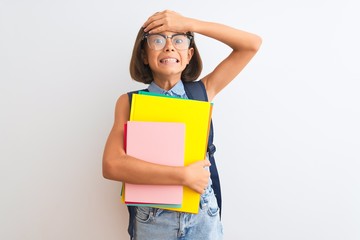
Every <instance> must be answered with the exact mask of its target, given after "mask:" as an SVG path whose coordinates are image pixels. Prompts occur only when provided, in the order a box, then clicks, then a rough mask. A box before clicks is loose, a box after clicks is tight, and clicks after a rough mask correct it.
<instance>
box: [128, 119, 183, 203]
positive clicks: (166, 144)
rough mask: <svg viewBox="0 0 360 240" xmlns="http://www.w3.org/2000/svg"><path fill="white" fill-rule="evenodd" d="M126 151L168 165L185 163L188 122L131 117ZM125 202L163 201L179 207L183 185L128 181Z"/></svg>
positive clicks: (137, 156) (146, 159)
mask: <svg viewBox="0 0 360 240" xmlns="http://www.w3.org/2000/svg"><path fill="white" fill-rule="evenodd" d="M126 153H127V154H128V155H130V156H133V157H136V158H139V159H141V160H144V161H147V162H151V163H156V164H161V165H168V166H184V156H185V124H184V123H177V122H152V121H128V122H127V123H126ZM124 197H125V203H126V204H129V205H130V204H131V205H139V204H162V205H168V204H170V205H174V207H179V205H180V204H181V203H182V199H183V187H182V186H180V185H178V186H175V185H140V184H129V183H125V190H124Z"/></svg>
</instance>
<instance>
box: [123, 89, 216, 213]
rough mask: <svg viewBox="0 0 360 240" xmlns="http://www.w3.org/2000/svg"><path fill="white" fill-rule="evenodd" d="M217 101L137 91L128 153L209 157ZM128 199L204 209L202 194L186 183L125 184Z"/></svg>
mask: <svg viewBox="0 0 360 240" xmlns="http://www.w3.org/2000/svg"><path fill="white" fill-rule="evenodd" d="M211 113H212V104H211V103H209V102H204V101H198V100H191V99H182V98H174V97H168V96H165V95H159V94H152V93H149V92H139V93H138V94H133V96H132V102H131V111H130V120H129V121H128V122H127V123H126V124H125V134H124V138H125V139H124V142H125V149H126V152H127V154H128V155H130V156H133V157H136V158H139V159H141V160H144V161H148V162H152V163H157V164H162V165H168V166H187V165H189V164H191V163H194V162H196V161H199V160H203V159H205V157H206V149H207V141H208V135H209V130H210V122H211ZM121 194H122V200H123V202H124V203H125V204H127V205H130V206H150V207H158V208H163V209H168V210H173V211H180V212H187V213H198V209H199V202H200V194H199V193H197V192H195V191H193V190H191V189H190V188H187V187H185V186H172V185H139V184H129V183H124V184H123V189H122V193H121Z"/></svg>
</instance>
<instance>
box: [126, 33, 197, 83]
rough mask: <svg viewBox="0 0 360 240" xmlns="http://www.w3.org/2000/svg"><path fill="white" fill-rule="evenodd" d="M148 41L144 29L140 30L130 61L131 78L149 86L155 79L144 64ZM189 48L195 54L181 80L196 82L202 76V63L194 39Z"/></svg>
mask: <svg viewBox="0 0 360 240" xmlns="http://www.w3.org/2000/svg"><path fill="white" fill-rule="evenodd" d="M190 34H191V35H192V36H194V34H193V33H190ZM145 41H146V39H145V38H144V28H140V30H139V32H138V34H137V37H136V40H135V44H134V48H133V52H132V56H131V61H130V76H131V78H132V79H134V80H135V81H137V82H142V83H146V84H149V83H151V82H152V81H153V80H154V79H153V75H152V71H151V69H150V67H149V65H147V64H144V51H145V50H144V43H145ZM189 48H193V49H194V54H193V56H192V58H191V60H190V62H189V64H188V65H187V66H186V68H185V69H184V71H183V72H182V73H181V80H183V81H185V82H192V81H194V80H197V78H198V77H199V76H200V74H201V71H202V61H201V57H200V54H199V51H198V49H197V47H196V44H195V41H194V37H193V38H192V39H191V41H190V46H189Z"/></svg>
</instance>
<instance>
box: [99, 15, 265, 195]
mask: <svg viewBox="0 0 360 240" xmlns="http://www.w3.org/2000/svg"><path fill="white" fill-rule="evenodd" d="M143 27H145V32H149V33H162V34H165V35H172V34H174V33H184V32H188V31H191V32H195V33H198V34H202V35H204V36H207V37H210V38H213V39H215V40H218V41H220V42H222V43H224V44H226V45H228V46H229V47H230V48H231V49H232V51H231V52H230V54H229V55H228V56H227V57H226V58H225V59H224V60H222V61H221V62H220V63H219V65H217V66H216V67H215V69H214V70H213V71H212V72H210V73H209V74H208V75H206V76H205V77H204V78H203V79H202V80H201V81H203V83H204V85H205V88H206V91H207V94H208V98H209V101H212V100H213V99H214V97H215V96H216V95H217V94H218V93H219V92H220V91H221V90H222V89H223V88H225V87H226V86H227V85H228V84H229V83H230V82H231V81H232V80H233V79H234V78H235V77H236V76H237V75H238V74H239V73H240V72H241V70H242V69H243V68H244V67H245V66H246V65H247V63H248V62H249V61H250V60H251V58H252V57H253V56H254V55H255V54H256V52H257V51H258V49H259V47H260V45H261V38H260V37H259V36H257V35H255V34H252V33H248V32H245V31H242V30H238V29H235V28H232V27H229V26H226V25H223V24H219V23H214V22H205V21H201V20H198V19H193V18H188V17H184V16H182V15H180V14H178V13H176V12H173V11H170V10H165V11H162V12H157V13H155V14H153V15H152V16H150V17H149V18H148V19H147V21H146V22H145V23H144V25H143ZM145 46H146V47H145V54H144V63H145V64H149V66H150V68H151V69H152V72H153V76H154V81H155V83H156V84H157V85H158V86H159V87H161V88H163V89H165V90H170V89H171V88H172V87H173V86H174V85H175V84H176V83H177V82H178V81H180V77H181V72H182V71H183V70H184V69H185V67H186V65H187V64H188V63H189V61H190V59H191V57H192V55H193V49H192V48H190V49H188V50H181V51H179V50H177V49H175V48H174V46H173V45H172V43H171V39H167V40H166V45H165V47H164V49H162V50H159V51H155V50H152V49H150V48H149V47H148V46H147V44H145ZM164 59H177V61H176V62H173V61H164ZM129 111H130V106H129V99H128V96H127V94H123V95H121V96H120V97H119V98H118V100H117V102H116V107H115V119H114V125H113V127H112V129H111V131H110V134H109V136H108V139H107V142H106V145H105V150H104V154H103V176H104V177H105V178H107V179H110V180H116V181H121V182H127V183H133V184H155V185H183V186H187V187H189V188H191V189H193V190H194V191H196V192H198V193H203V191H204V188H205V187H206V186H207V185H208V181H209V177H210V173H209V171H208V170H206V169H204V167H206V166H210V162H209V161H208V160H201V159H199V161H197V162H195V163H193V164H191V165H188V166H185V167H172V166H164V165H158V164H153V163H148V162H146V161H143V160H141V159H137V158H134V157H132V156H129V155H127V154H126V153H125V150H124V148H123V135H124V130H123V126H124V123H126V122H127V121H128V119H129Z"/></svg>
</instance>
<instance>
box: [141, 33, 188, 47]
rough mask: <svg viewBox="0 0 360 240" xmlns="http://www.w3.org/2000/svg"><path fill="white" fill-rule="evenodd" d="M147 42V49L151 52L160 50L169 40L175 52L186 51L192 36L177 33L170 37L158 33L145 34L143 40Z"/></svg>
mask: <svg viewBox="0 0 360 240" xmlns="http://www.w3.org/2000/svg"><path fill="white" fill-rule="evenodd" d="M145 38H146V40H147V43H148V46H149V48H151V49H153V50H157V51H158V50H162V49H163V48H164V47H165V45H166V40H167V39H168V38H170V39H171V43H172V45H173V46H174V48H176V49H177V50H186V49H188V48H189V46H190V42H191V39H192V38H193V36H191V35H190V34H184V33H177V34H174V35H171V36H166V35H163V34H160V33H156V34H145V35H144V37H143V39H145Z"/></svg>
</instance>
